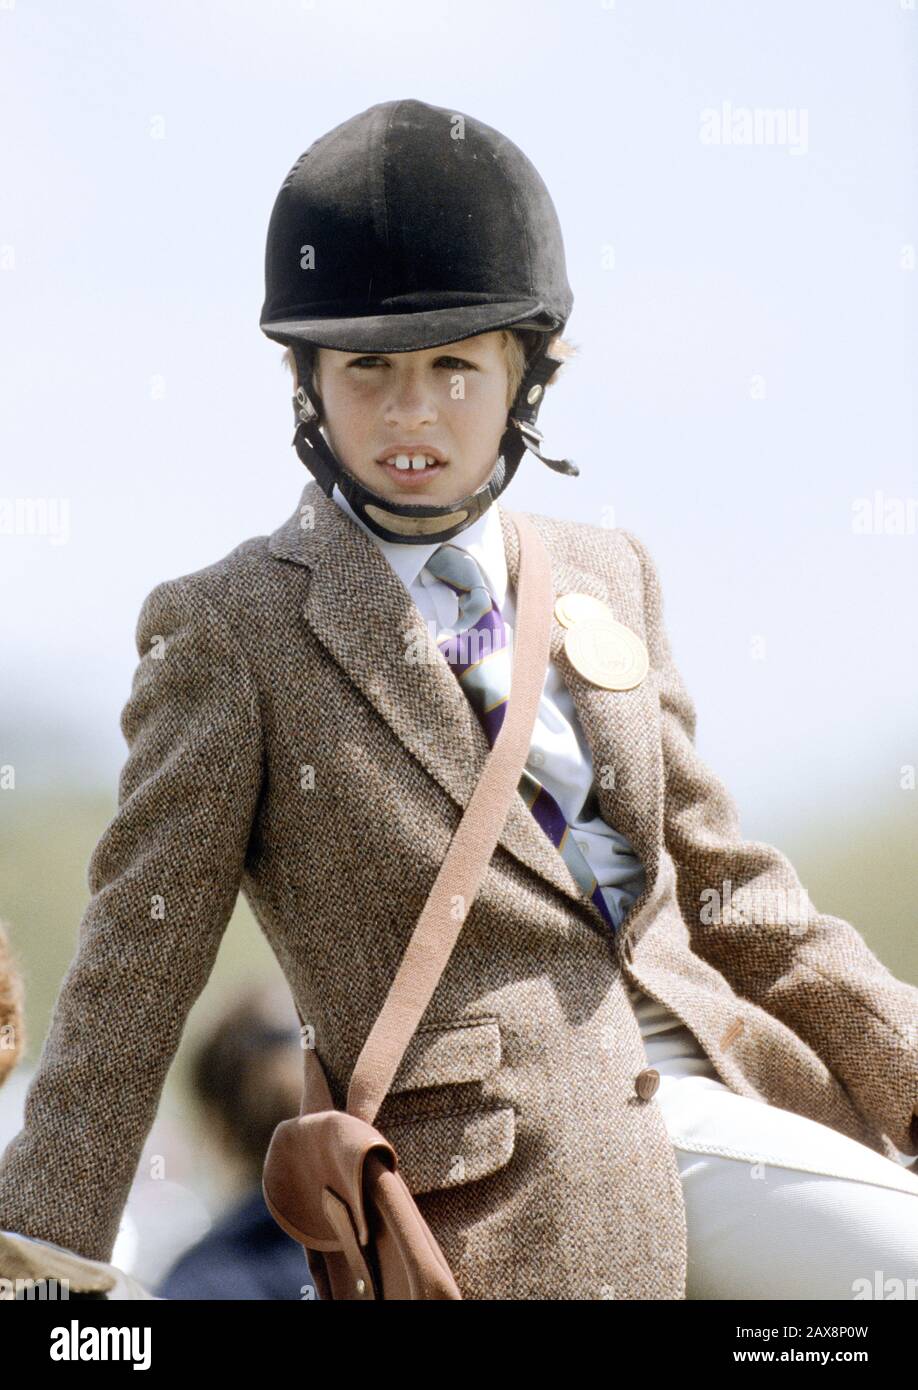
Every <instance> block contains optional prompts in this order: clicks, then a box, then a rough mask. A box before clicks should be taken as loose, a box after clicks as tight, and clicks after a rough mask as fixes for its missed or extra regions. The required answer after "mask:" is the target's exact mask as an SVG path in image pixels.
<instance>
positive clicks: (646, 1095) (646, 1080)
mask: <svg viewBox="0 0 918 1390" xmlns="http://www.w3.org/2000/svg"><path fill="white" fill-rule="evenodd" d="M659 1084H660V1073H659V1072H658V1071H656V1070H655V1068H653V1067H646V1068H645V1069H644V1071H639V1072H638V1074H637V1076H636V1077H635V1078H634V1089H635V1090H636V1091H637V1093H638V1095H639V1096H640V1098H641V1100H650V1099H651V1097H652V1096H653V1095H654V1094H655V1092H656V1089H657V1087H658V1086H659Z"/></svg>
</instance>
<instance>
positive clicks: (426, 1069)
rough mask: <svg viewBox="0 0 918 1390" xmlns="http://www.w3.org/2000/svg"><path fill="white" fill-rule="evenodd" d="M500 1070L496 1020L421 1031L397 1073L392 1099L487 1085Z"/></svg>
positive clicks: (482, 1020) (486, 1019) (411, 1044)
mask: <svg viewBox="0 0 918 1390" xmlns="http://www.w3.org/2000/svg"><path fill="white" fill-rule="evenodd" d="M499 1066H500V1025H499V1024H498V1021H497V1019H496V1018H481V1019H470V1020H469V1021H467V1022H463V1023H460V1024H453V1025H451V1026H450V1027H448V1028H444V1027H437V1028H433V1027H427V1028H419V1029H418V1030H417V1032H416V1033H415V1034H414V1036H413V1037H412V1039H411V1042H410V1043H409V1044H408V1047H407V1049H406V1051H405V1055H404V1057H403V1058H402V1060H401V1063H400V1064H399V1069H398V1071H397V1072H396V1073H395V1077H394V1078H393V1081H392V1085H391V1086H390V1087H389V1092H388V1094H389V1095H392V1094H394V1093H395V1092H398V1091H417V1090H420V1089H421V1088H422V1087H423V1086H444V1085H449V1084H451V1083H454V1082H462V1081H483V1080H484V1078H485V1077H486V1076H490V1074H491V1072H493V1071H496V1070H497V1068H498V1067H499Z"/></svg>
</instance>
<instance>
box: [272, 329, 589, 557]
mask: <svg viewBox="0 0 918 1390" xmlns="http://www.w3.org/2000/svg"><path fill="white" fill-rule="evenodd" d="M293 347H294V352H295V353H296V344H293ZM546 347H547V335H546V341H545V344H544V345H543V346H542V347H541V348H540V349H539V351H538V352H537V353H536V355H535V357H534V358H533V360H532V362H531V363H530V365H529V368H528V370H527V371H526V374H525V375H524V377H523V380H522V381H521V382H520V386H519V390H518V391H517V393H516V399H515V400H514V402H513V406H512V408H511V410H510V412H509V414H508V416H507V428H506V429H505V431H504V434H503V436H502V438H501V441H500V447H499V454H498V458H497V462H496V464H495V466H494V470H493V472H492V473H491V476H490V478H489V479H488V481H487V482H486V483H483V484H482V486H481V487H480V488H478V490H477V491H476V492H470V493H468V494H467V495H466V496H465V497H462V498H460V500H459V501H458V502H452V503H448V504H446V505H443V506H432V505H431V504H429V503H426V504H425V503H418V504H411V503H400V502H393V501H392V500H391V499H390V498H388V497H383V496H381V495H380V494H379V493H378V492H373V491H372V489H370V488H368V487H366V486H365V484H363V483H362V482H361V481H360V480H359V478H355V477H354V475H353V474H352V473H349V472H348V471H347V469H346V468H345V467H344V465H343V464H342V463H341V461H340V459H339V458H338V457H337V455H336V454H335V452H334V450H333V449H332V448H331V446H330V445H329V443H328V441H327V440H326V438H325V436H324V435H323V434H322V431H321V429H320V428H319V415H318V411H317V409H316V406H315V404H314V402H313V401H312V400H311V398H310V396H309V394H308V392H307V391H306V389H305V388H304V387H303V386H298V387H297V390H296V394H295V395H294V397H293V412H294V416H295V417H296V431H295V433H294V436H293V445H294V448H295V449H296V452H297V454H298V456H299V458H300V461H301V462H302V463H303V464H305V466H306V467H307V468H308V469H309V471H310V473H311V474H312V475H313V477H314V478H315V480H316V482H317V483H318V484H319V486H320V487H321V489H322V491H323V492H324V493H325V495H326V497H331V495H332V491H333V490H334V487H335V484H337V486H338V488H339V490H340V492H341V494H342V496H343V497H345V498H346V499H347V501H348V502H349V503H350V505H351V506H352V507H353V509H354V511H355V512H356V513H357V515H358V516H359V517H360V519H361V521H362V522H364V524H365V525H366V526H368V527H369V528H370V530H371V531H373V532H375V534H376V535H377V536H379V537H380V538H381V539H382V540H384V541H397V542H399V543H400V544H403V545H430V544H431V543H432V542H438V543H442V542H444V541H448V540H450V539H451V538H452V537H453V536H456V535H458V534H459V532H460V531H464V530H465V528H466V527H467V526H471V525H472V523H473V522H475V521H477V520H478V518H479V517H480V516H483V515H484V513H485V512H486V511H487V509H488V507H490V505H491V503H492V502H494V501H496V500H497V498H498V497H499V496H500V494H501V493H502V492H503V491H504V489H505V488H506V487H508V486H509V484H510V482H511V481H512V479H513V476H514V474H515V473H516V470H517V468H518V467H519V464H520V460H521V459H522V457H523V454H524V452H525V450H526V449H529V451H530V452H531V453H533V454H535V456H536V458H538V459H541V461H542V462H543V463H544V464H547V465H548V467H549V468H553V469H554V470H555V471H556V472H558V473H565V474H567V475H568V476H569V477H573V478H576V477H578V476H579V473H580V470H579V468H577V466H576V464H574V463H571V462H570V461H569V460H568V459H551V458H547V457H546V456H545V454H543V453H542V451H541V449H540V447H539V445H540V444H541V440H542V436H541V434H540V433H539V431H538V430H537V429H536V426H535V421H536V417H537V416H538V413H539V406H540V405H541V403H542V398H543V396H544V394H545V386H546V383H547V381H548V378H549V377H550V376H551V375H552V373H553V372H554V371H555V370H556V369H557V366H558V362H557V360H556V359H554V358H550V357H549V356H548V355H547V353H546V350H545V349H546ZM296 356H297V365H298V367H300V358H299V355H298V354H296ZM300 375H301V376H302V375H303V372H302V369H301V370H300Z"/></svg>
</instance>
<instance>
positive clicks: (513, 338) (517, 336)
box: [281, 328, 577, 410]
mask: <svg viewBox="0 0 918 1390" xmlns="http://www.w3.org/2000/svg"><path fill="white" fill-rule="evenodd" d="M500 335H501V346H502V347H503V349H504V352H505V354H506V359H507V409H508V410H509V409H510V407H511V405H512V404H513V401H514V397H515V396H516V393H517V391H518V390H519V386H520V382H521V381H522V380H523V376H524V375H525V371H526V360H527V358H528V356H529V354H530V353H531V352H532V351H533V349H534V348H535V347H536V346H537V344H538V340H539V339H540V338H542V337H543V336H544V335H543V334H541V333H539V332H537V331H536V330H535V329H522V328H502V329H501V330H500ZM444 346H446V344H444ZM303 351H304V354H305V356H306V358H307V361H308V362H309V364H310V383H309V384H310V391H309V394H310V396H311V397H312V398H313V400H316V401H321V399H322V396H321V393H320V391H319V385H318V382H317V380H316V377H317V374H318V373H317V367H318V362H319V354H318V350H317V349H316V348H315V347H314V346H313V344H312V343H304V344H303ZM576 351H577V349H576V348H575V347H574V346H573V344H572V343H568V342H566V341H565V339H564V338H562V337H560V336H559V335H556V336H555V337H554V338H552V340H551V342H550V343H549V347H548V352H549V356H550V357H552V358H554V359H555V360H556V361H557V362H558V367H557V369H556V370H555V371H554V372H553V373H552V375H551V377H550V378H549V380H548V385H549V386H553V385H554V383H555V382H556V381H557V379H558V373H559V372H560V370H561V367H562V366H563V365H564V363H565V362H566V361H568V360H569V359H570V358H571V357H573V356H574V355H575V353H576ZM281 360H282V362H283V364H284V366H285V367H287V368H289V370H290V374H291V376H292V377H293V380H294V382H298V379H299V378H298V373H297V368H296V357H295V356H294V353H293V348H292V347H288V348H285V349H284V355H283V358H282V359H281Z"/></svg>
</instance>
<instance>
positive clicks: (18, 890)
mask: <svg viewBox="0 0 918 1390" xmlns="http://www.w3.org/2000/svg"><path fill="white" fill-rule="evenodd" d="M115 809H116V808H115V802H114V800H113V799H112V798H110V797H104V796H98V795H97V796H79V795H76V794H69V795H67V796H41V797H34V798H31V799H30V798H29V797H28V796H26V795H25V794H24V793H22V792H20V791H18V790H17V791H15V792H13V793H6V794H5V795H4V796H3V797H2V798H0V830H2V834H0V916H2V917H3V919H4V920H5V921H6V923H7V925H8V927H9V929H10V934H11V937H12V942H13V950H14V952H15V954H16V957H17V959H18V961H19V965H20V968H21V970H22V972H23V974H24V977H25V983H26V1024H27V1057H28V1059H30V1060H31V1061H32V1062H34V1061H35V1060H36V1059H37V1057H38V1053H39V1051H40V1048H41V1042H42V1039H43V1038H44V1035H45V1032H46V1029H47V1026H48V1021H49V1018H50V1013H51V1007H52V1004H53V1002H54V999H55V996H56V994H57V991H58V989H59V987H60V983H61V980H62V978H63V976H64V972H65V971H66V969H67V966H68V964H69V963H70V960H71V958H72V956H73V953H74V951H75V949H76V943H77V934H78V928H79V924H80V919H81V916H82V913H83V911H84V909H85V907H86V903H87V901H88V896H89V894H88V889H87V885H86V871H87V865H88V862H89V857H90V855H91V853H92V850H93V848H94V847H95V845H96V842H97V841H98V839H99V837H100V835H101V834H102V832H103V830H104V829H105V827H106V826H107V824H108V823H109V821H110V819H111V818H112V816H113V815H114V813H115ZM865 823H866V824H867V825H868V826H869V828H868V829H865V830H861V831H859V832H858V834H857V838H856V841H855V839H854V835H853V833H852V829H851V824H850V818H849V819H848V820H847V821H846V823H845V824H844V825H842V824H838V825H833V824H832V822H831V821H830V820H829V819H828V818H825V819H823V820H822V821H821V823H820V826H819V831H818V834H813V835H811V836H810V837H809V838H805V837H801V836H800V835H799V834H798V835H797V836H796V837H795V838H794V839H793V840H791V839H790V838H789V837H784V838H783V839H782V841H781V843H780V848H781V849H782V850H783V852H784V853H785V854H786V855H787V856H788V857H789V858H790V860H791V862H792V863H793V864H794V867H795V868H796V870H797V872H798V874H799V875H800V878H801V881H802V882H803V884H804V885H805V887H806V889H807V891H808V892H809V894H810V896H811V898H812V899H813V901H814V902H815V904H816V906H817V907H818V908H819V910H820V911H823V912H831V913H834V914H835V915H837V916H839V917H843V918H844V919H845V920H846V921H849V922H851V923H852V924H853V925H854V926H856V927H857V928H858V930H859V931H860V932H861V933H862V934H863V936H864V937H865V939H866V941H867V943H868V945H869V946H870V947H871V949H872V950H873V951H874V952H875V953H876V954H877V955H878V956H879V958H880V959H881V960H882V961H883V963H884V964H885V965H886V966H887V967H888V968H889V969H890V970H891V971H892V972H893V974H895V975H897V976H898V977H899V978H900V979H903V980H908V981H909V982H910V983H918V935H916V932H915V920H916V908H915V893H914V891H913V890H914V888H915V878H916V854H915V831H914V823H913V819H912V811H911V804H910V799H906V800H905V801H904V803H903V810H902V813H901V815H900V816H899V817H898V818H893V817H892V816H891V815H887V816H886V818H885V823H884V822H883V821H878V820H877V818H876V817H875V816H866V815H865ZM256 977H257V978H264V979H270V978H279V977H280V970H279V967H278V966H277V964H276V962H275V960H274V957H273V955H272V953H271V951H270V948H269V947H268V945H267V943H266V941H265V940H264V937H263V936H262V934H261V932H260V930H259V929H258V927H257V925H256V924H255V922H254V920H253V918H252V916H251V913H250V912H249V910H248V907H247V905H246V904H245V902H244V901H243V900H242V898H241V897H240V899H239V901H238V903H237V905H236V910H235V912H234V914H233V917H232V920H231V922H230V925H229V927H228V928H227V931H226V935H225V936H224V939H223V943H222V945H221V948H220V952H219V955H218V957H217V963H216V965H215V967H214V970H213V973H212V975H211V978H210V980H209V981H208V984H207V986H206V988H205V989H204V991H203V993H202V995H201V997H200V998H199V1000H198V1001H197V1003H196V1005H195V1006H194V1008H193V1010H192V1012H191V1014H190V1016H189V1020H188V1024H187V1027H186V1030H185V1034H184V1037H183V1041H182V1046H181V1048H180V1050H179V1054H178V1057H177V1059H176V1063H175V1065H174V1066H173V1069H172V1072H171V1073H170V1076H169V1080H168V1081H167V1090H166V1094H167V1095H168V1094H169V1093H170V1092H171V1091H172V1089H173V1088H177V1091H176V1097H177V1098H178V1096H179V1095H180V1096H181V1098H182V1099H183V1100H184V1098H185V1074H186V1066H187V1057H188V1055H189V1052H190V1044H192V1043H193V1041H194V1039H195V1038H196V1036H197V1035H198V1034H199V1032H200V1030H201V1029H202V1027H206V1026H207V1025H208V1021H209V1019H210V1018H211V1017H213V1013H214V1008H215V1005H218V1004H219V1003H220V1001H221V999H222V998H223V997H224V996H225V995H226V994H227V991H228V990H231V989H232V987H233V985H234V984H236V983H242V982H248V981H251V980H252V979H253V978H256Z"/></svg>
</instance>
